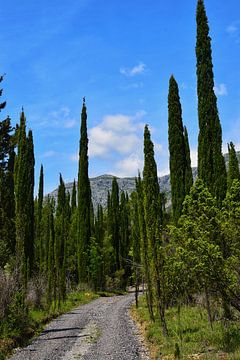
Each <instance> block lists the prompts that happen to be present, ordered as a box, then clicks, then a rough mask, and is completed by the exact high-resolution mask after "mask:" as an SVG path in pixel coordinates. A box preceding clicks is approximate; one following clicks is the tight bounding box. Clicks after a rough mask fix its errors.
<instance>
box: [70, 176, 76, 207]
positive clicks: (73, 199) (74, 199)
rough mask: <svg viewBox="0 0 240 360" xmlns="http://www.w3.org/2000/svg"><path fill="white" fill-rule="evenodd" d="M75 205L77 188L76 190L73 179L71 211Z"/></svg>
mask: <svg viewBox="0 0 240 360" xmlns="http://www.w3.org/2000/svg"><path fill="white" fill-rule="evenodd" d="M76 207H77V190H76V181H75V179H74V181H73V189H72V198H71V209H72V212H73V211H74V210H75V209H76Z"/></svg>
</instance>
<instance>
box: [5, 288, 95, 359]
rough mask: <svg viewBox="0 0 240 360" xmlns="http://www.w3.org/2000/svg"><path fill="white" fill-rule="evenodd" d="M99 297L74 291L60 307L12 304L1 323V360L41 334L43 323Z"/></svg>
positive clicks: (92, 293) (87, 292) (88, 292)
mask: <svg viewBox="0 0 240 360" xmlns="http://www.w3.org/2000/svg"><path fill="white" fill-rule="evenodd" d="M98 297H99V295H98V294H96V293H94V292H91V291H82V292H72V293H70V294H69V295H68V297H67V300H66V301H65V302H64V303H61V306H60V307H56V306H54V304H53V305H52V307H51V308H50V309H30V310H29V311H26V310H24V309H21V306H19V304H18V301H17V300H16V302H15V303H14V304H13V305H12V309H10V312H9V315H8V317H7V319H5V320H4V321H2V322H1V324H0V360H3V359H4V358H5V357H6V356H7V355H9V353H10V352H11V351H12V349H13V348H15V347H18V346H24V345H26V344H27V343H28V341H29V340H30V339H31V338H32V337H33V336H35V335H37V334H39V333H40V332H41V331H42V329H43V325H45V324H46V323H48V322H49V321H50V320H52V319H54V318H56V317H57V316H59V315H61V314H64V313H66V312H68V311H70V310H72V309H73V308H74V307H77V306H79V305H83V304H86V303H88V302H90V301H92V300H94V299H97V298H98Z"/></svg>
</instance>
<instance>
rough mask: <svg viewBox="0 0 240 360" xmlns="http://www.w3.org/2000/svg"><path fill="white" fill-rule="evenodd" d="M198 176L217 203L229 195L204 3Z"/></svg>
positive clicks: (200, 1) (200, 10) (201, 8)
mask: <svg viewBox="0 0 240 360" xmlns="http://www.w3.org/2000/svg"><path fill="white" fill-rule="evenodd" d="M196 21H197V43H196V57H197V94H198V121H199V136H198V176H199V177H200V178H201V179H202V180H203V182H204V184H205V185H206V186H207V187H208V189H209V191H210V192H211V194H212V195H213V196H216V198H217V200H218V203H221V201H222V200H223V199H224V198H225V195H226V185H227V180H226V168H225V162H224V158H223V155H222V129H221V124H220V120H219V115H218V109H217V98H216V95H215V93H214V77H213V65H212V50H211V38H210V36H209V26H208V19H207V15H206V11H205V7H204V2H203V0H198V5H197V16H196Z"/></svg>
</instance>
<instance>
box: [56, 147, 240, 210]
mask: <svg viewBox="0 0 240 360" xmlns="http://www.w3.org/2000/svg"><path fill="white" fill-rule="evenodd" d="M237 157H238V161H239V163H240V151H237ZM224 158H225V163H226V166H227V168H228V160H229V159H228V154H225V155H224ZM192 171H193V179H195V178H196V177H197V168H196V167H194V168H192ZM112 179H113V176H112V175H101V176H97V177H95V178H91V179H90V184H91V189H92V200H93V207H94V209H96V208H97V205H98V204H101V205H102V206H103V208H106V206H107V195H108V191H111V189H112ZM117 182H118V186H119V190H120V192H121V191H126V192H127V193H128V195H131V193H132V192H133V191H134V190H135V177H126V178H118V177H117ZM159 184H160V189H161V192H164V193H165V195H166V199H167V203H166V208H169V207H170V205H171V186H170V175H165V176H162V177H160V178H159ZM72 187H73V182H71V183H67V184H66V191H69V192H70V194H72ZM50 196H53V197H54V198H55V199H56V200H57V189H56V190H54V191H53V192H51V193H50Z"/></svg>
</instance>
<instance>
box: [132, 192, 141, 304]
mask: <svg viewBox="0 0 240 360" xmlns="http://www.w3.org/2000/svg"><path fill="white" fill-rule="evenodd" d="M130 204H131V243H132V253H133V277H134V283H135V303H136V307H138V293H139V285H140V283H141V241H140V239H141V235H140V224H139V213H138V196H137V192H136V191H134V192H133V193H132V194H131V202H130Z"/></svg>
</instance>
